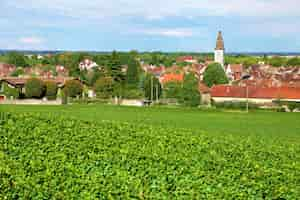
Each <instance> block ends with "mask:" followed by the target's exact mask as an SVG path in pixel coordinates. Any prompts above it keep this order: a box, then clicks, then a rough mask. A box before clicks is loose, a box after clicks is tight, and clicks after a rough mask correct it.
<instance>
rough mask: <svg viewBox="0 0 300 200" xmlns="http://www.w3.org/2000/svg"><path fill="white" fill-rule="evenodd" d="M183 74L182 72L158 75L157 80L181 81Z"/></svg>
mask: <svg viewBox="0 0 300 200" xmlns="http://www.w3.org/2000/svg"><path fill="white" fill-rule="evenodd" d="M183 78H184V75H183V74H175V73H170V74H164V75H162V76H161V77H160V79H159V81H160V82H161V84H163V85H164V84H166V83H168V82H183Z"/></svg>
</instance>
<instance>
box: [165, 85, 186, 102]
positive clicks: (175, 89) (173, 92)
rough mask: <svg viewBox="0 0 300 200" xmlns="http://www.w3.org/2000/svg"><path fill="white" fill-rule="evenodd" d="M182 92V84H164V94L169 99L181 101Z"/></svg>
mask: <svg viewBox="0 0 300 200" xmlns="http://www.w3.org/2000/svg"><path fill="white" fill-rule="evenodd" d="M181 92H182V83H180V82H176V81H171V82H168V83H166V84H164V88H163V93H164V97H165V98H167V99H177V100H179V99H180V97H181V96H180V95H181Z"/></svg>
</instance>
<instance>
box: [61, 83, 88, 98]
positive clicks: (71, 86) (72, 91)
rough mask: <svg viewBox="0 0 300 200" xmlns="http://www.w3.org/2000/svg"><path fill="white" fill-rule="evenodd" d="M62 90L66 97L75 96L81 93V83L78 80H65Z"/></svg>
mask: <svg viewBox="0 0 300 200" xmlns="http://www.w3.org/2000/svg"><path fill="white" fill-rule="evenodd" d="M63 92H64V95H65V96H66V97H76V96H78V95H81V94H82V92H83V85H82V84H81V82H80V81H78V80H69V81H66V83H65V86H64V89H63Z"/></svg>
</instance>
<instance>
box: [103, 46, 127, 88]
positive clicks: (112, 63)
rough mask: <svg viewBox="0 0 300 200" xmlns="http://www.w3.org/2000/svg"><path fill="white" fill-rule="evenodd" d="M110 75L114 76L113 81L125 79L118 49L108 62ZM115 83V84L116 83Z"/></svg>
mask: <svg viewBox="0 0 300 200" xmlns="http://www.w3.org/2000/svg"><path fill="white" fill-rule="evenodd" d="M107 67H108V72H109V76H110V77H112V79H113V82H114V83H115V82H116V84H117V83H120V82H122V81H124V79H125V77H124V73H123V72H122V65H121V61H120V57H119V54H118V53H117V52H116V51H113V52H112V54H111V57H110V60H109V63H107ZM114 83H113V84H114Z"/></svg>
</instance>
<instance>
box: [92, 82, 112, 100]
mask: <svg viewBox="0 0 300 200" xmlns="http://www.w3.org/2000/svg"><path fill="white" fill-rule="evenodd" d="M94 90H95V92H96V95H97V97H99V98H104V99H107V98H111V97H112V95H113V80H112V78H111V77H101V78H100V79H98V80H97V81H96V83H95V85H94Z"/></svg>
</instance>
